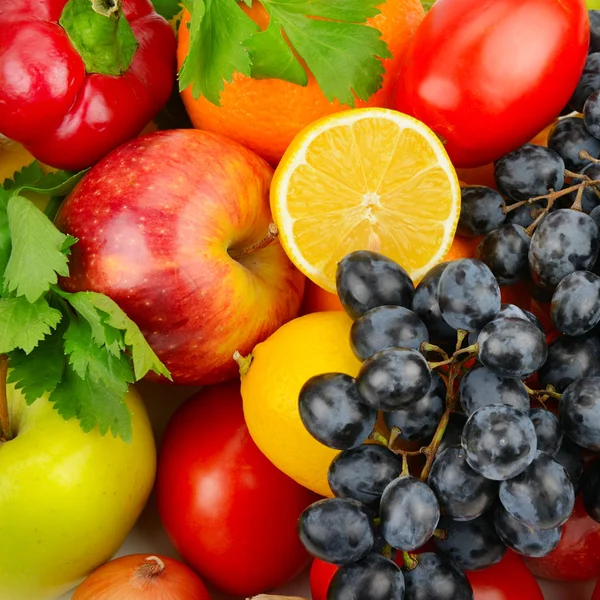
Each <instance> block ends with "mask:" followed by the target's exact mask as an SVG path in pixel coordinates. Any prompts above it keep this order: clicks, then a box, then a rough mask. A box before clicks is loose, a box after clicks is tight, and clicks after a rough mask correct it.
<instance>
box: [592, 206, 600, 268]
mask: <svg viewBox="0 0 600 600" xmlns="http://www.w3.org/2000/svg"><path fill="white" fill-rule="evenodd" d="M590 217H592V219H593V220H594V223H596V225H598V227H600V206H596V208H594V209H592V212H591V213H590ZM596 264H598V260H596Z"/></svg>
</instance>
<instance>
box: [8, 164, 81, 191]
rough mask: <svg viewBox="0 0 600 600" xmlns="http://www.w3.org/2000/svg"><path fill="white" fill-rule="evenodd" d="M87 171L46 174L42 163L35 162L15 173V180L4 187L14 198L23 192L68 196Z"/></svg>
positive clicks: (10, 180)
mask: <svg viewBox="0 0 600 600" xmlns="http://www.w3.org/2000/svg"><path fill="white" fill-rule="evenodd" d="M87 171H88V169H86V170H84V171H79V172H78V173H72V172H70V171H57V172H56V173H44V172H43V171H42V168H41V166H40V163H39V162H38V161H37V160H35V161H33V162H32V163H31V164H30V165H28V166H27V167H25V168H23V169H21V171H18V172H17V173H15V175H14V178H13V179H8V180H6V181H5V182H4V184H3V187H4V189H5V190H6V191H9V192H10V193H11V195H12V196H16V195H18V194H20V193H21V192H22V191H29V192H36V193H38V194H45V195H47V196H66V195H67V194H69V193H70V192H71V190H72V189H73V188H74V187H75V185H76V184H77V183H78V181H79V180H80V179H81V178H82V177H83V176H84V175H85V174H86V173H87Z"/></svg>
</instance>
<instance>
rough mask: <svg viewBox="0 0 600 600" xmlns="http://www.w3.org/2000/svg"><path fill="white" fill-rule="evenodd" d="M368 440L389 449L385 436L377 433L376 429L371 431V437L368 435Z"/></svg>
mask: <svg viewBox="0 0 600 600" xmlns="http://www.w3.org/2000/svg"><path fill="white" fill-rule="evenodd" d="M369 439H371V440H373V441H374V442H375V443H377V444H380V445H381V446H388V447H389V445H390V442H389V440H388V439H387V438H386V437H385V435H383V434H381V433H379V431H377V430H376V429H373V431H371V435H369Z"/></svg>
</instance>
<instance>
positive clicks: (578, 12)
mask: <svg viewBox="0 0 600 600" xmlns="http://www.w3.org/2000/svg"><path fill="white" fill-rule="evenodd" d="M589 37H590V25H589V18H588V12H587V8H586V5H585V2H584V1H583V0H560V1H558V0H482V1H480V2H473V0H445V1H444V2H438V3H436V4H435V5H434V6H433V8H432V9H431V10H430V11H429V13H428V14H427V16H426V17H425V19H424V21H423V22H422V24H421V26H420V27H419V29H418V31H417V33H416V34H415V36H414V37H413V39H412V40H411V42H410V44H409V46H408V48H407V50H406V54H405V55H404V58H403V64H404V70H403V72H402V73H401V74H400V77H399V78H398V88H397V96H396V106H395V108H396V109H397V110H399V111H400V112H403V113H406V114H409V115H411V116H413V117H415V118H417V119H419V120H420V121H423V122H424V123H425V124H426V125H428V126H429V127H430V128H431V129H433V131H435V133H436V134H438V135H439V136H440V137H441V138H442V139H443V140H444V141H445V147H446V150H447V152H448V154H449V156H450V158H451V160H452V162H453V164H454V166H456V167H477V166H480V165H484V164H486V163H489V162H492V161H494V160H496V159H498V158H500V157H501V156H503V155H504V154H507V153H508V152H510V151H512V150H514V149H516V148H518V147H520V146H522V145H523V144H525V143H526V142H528V141H529V140H530V139H531V138H532V137H533V136H534V135H536V133H538V132H539V131H540V130H542V129H543V128H544V127H546V126H547V125H548V124H549V123H550V122H551V121H552V120H553V119H554V118H556V117H557V116H558V115H559V113H560V112H561V110H562V109H563V108H564V106H565V105H566V104H567V102H568V101H569V99H570V97H571V95H572V93H573V91H574V90H575V88H576V86H577V83H578V81H579V77H580V76H581V73H582V72H583V67H584V65H585V60H586V57H587V53H588V46H589Z"/></svg>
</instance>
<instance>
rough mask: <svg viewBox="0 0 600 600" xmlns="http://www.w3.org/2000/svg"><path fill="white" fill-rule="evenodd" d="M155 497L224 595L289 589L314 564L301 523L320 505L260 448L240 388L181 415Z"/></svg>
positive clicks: (193, 559) (213, 395) (170, 528)
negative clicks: (303, 540) (312, 507)
mask: <svg viewBox="0 0 600 600" xmlns="http://www.w3.org/2000/svg"><path fill="white" fill-rule="evenodd" d="M156 491H157V499H158V509H159V513H160V517H161V520H162V523H163V525H164V527H165V529H166V531H167V533H168V535H169V538H170V539H171V541H172V542H173V545H174V546H175V548H176V549H177V551H178V552H179V553H180V555H181V556H182V558H183V559H184V561H185V562H186V563H187V564H189V565H190V566H191V567H192V568H193V569H194V570H195V571H196V572H197V573H199V574H200V576H201V577H202V578H203V579H204V580H205V581H208V582H210V583H212V584H213V585H214V586H215V587H217V588H219V589H221V590H223V591H224V592H227V593H229V594H232V595H234V596H237V597H243V598H246V597H249V596H254V595H256V594H259V593H261V592H265V591H267V590H270V589H273V588H276V587H279V586H282V585H285V584H286V583H287V582H289V581H290V580H291V579H293V578H294V577H295V576H296V575H298V573H300V572H301V571H302V569H304V567H305V566H306V565H307V564H308V562H309V560H310V557H309V555H308V554H307V552H306V551H305V549H304V547H303V546H302V544H301V542H300V539H299V537H298V534H297V522H298V518H299V516H300V514H301V513H302V511H303V510H304V509H305V508H306V507H307V506H308V505H309V504H312V503H313V502H315V501H317V500H319V499H320V498H319V496H317V495H316V494H314V493H313V492H311V491H309V490H307V489H306V488H304V487H302V486H300V485H298V484H297V483H296V482H295V481H293V480H292V479H290V478H289V477H287V476H286V475H284V474H283V473H282V472H281V471H279V470H278V469H277V468H276V467H275V466H273V465H272V464H271V463H270V462H269V461H268V460H267V458H265V456H264V455H263V454H262V453H261V452H260V450H259V449H258V447H257V446H256V445H255V444H254V442H253V441H252V438H251V437H250V434H249V433H248V429H247V427H246V424H245V421H244V415H243V410H242V398H241V395H240V391H239V382H230V383H226V384H221V385H218V386H213V387H210V388H206V389H204V390H202V391H201V392H200V393H198V394H196V395H194V396H192V397H191V398H190V399H189V400H188V401H186V402H185V403H184V404H183V405H182V406H181V407H180V408H179V409H178V410H177V412H176V413H175V415H174V416H173V418H172V420H171V421H170V423H169V424H168V426H167V429H166V432H165V436H164V439H163V443H162V448H161V451H160V454H159V463H158V476H157V487H156Z"/></svg>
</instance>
